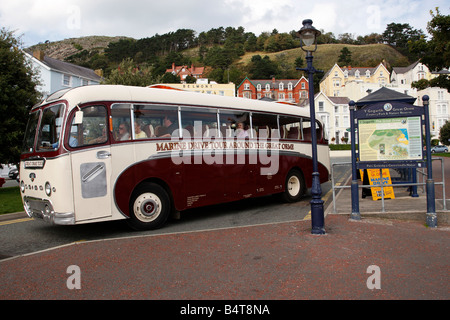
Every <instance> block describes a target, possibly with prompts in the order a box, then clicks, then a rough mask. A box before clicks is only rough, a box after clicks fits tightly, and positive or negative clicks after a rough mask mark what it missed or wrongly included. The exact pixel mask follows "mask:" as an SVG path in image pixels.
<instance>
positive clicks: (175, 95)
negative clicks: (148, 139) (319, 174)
mask: <svg viewBox="0 0 450 320" xmlns="http://www.w3.org/2000/svg"><path fill="white" fill-rule="evenodd" d="M52 99H54V100H52ZM56 100H66V101H67V102H68V105H69V111H70V109H72V108H74V107H75V106H77V105H78V104H83V103H88V102H101V101H117V102H139V103H170V104H175V105H179V106H205V107H207V106H214V107H218V108H227V109H244V110H245V109H248V110H259V111H262V112H270V113H273V112H276V113H281V114H290V115H297V116H304V117H309V111H308V110H306V109H303V108H299V107H298V106H294V105H288V104H277V105H276V107H274V103H273V102H265V101H259V100H253V99H244V98H236V97H227V96H219V95H212V94H199V93H197V92H192V91H178V90H167V89H160V88H147V87H131V86H122V85H92V86H83V87H76V88H72V89H65V90H61V91H58V92H55V93H54V94H52V95H51V96H49V97H48V98H47V100H45V101H44V102H42V104H40V105H44V104H47V103H49V102H53V101H56ZM40 105H37V106H35V107H34V108H36V107H39V106H40Z"/></svg>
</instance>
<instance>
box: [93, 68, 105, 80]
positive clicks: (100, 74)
mask: <svg viewBox="0 0 450 320" xmlns="http://www.w3.org/2000/svg"><path fill="white" fill-rule="evenodd" d="M94 72H95V74H96V75H98V76H99V77H102V78H103V70H102V69H96V70H95V71H94Z"/></svg>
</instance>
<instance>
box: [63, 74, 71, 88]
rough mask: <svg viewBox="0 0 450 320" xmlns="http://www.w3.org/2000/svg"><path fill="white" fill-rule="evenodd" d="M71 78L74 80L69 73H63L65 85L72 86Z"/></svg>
mask: <svg viewBox="0 0 450 320" xmlns="http://www.w3.org/2000/svg"><path fill="white" fill-rule="evenodd" d="M71 80H72V77H71V76H69V75H68V74H65V75H63V85H64V86H67V87H70V84H71Z"/></svg>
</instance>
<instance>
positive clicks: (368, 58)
mask: <svg viewBox="0 0 450 320" xmlns="http://www.w3.org/2000/svg"><path fill="white" fill-rule="evenodd" d="M344 47H347V48H348V49H349V50H350V52H351V53H352V66H354V67H375V66H377V65H378V64H379V63H380V62H382V61H383V60H384V61H385V62H386V64H387V66H388V67H389V66H391V67H394V66H395V67H401V66H408V65H409V62H408V60H407V58H406V57H405V56H403V55H402V54H401V53H399V52H398V51H397V50H395V49H394V48H392V47H391V46H388V45H385V44H373V45H348V44H322V45H319V46H318V47H317V51H316V52H314V53H313V56H314V62H313V63H314V67H315V68H316V69H319V70H323V71H325V72H327V71H328V70H329V69H331V68H332V67H333V65H334V64H335V63H337V62H338V60H339V55H340V54H341V50H342V48H344ZM257 54H259V55H261V56H262V57H264V56H269V58H270V59H271V60H274V61H275V60H277V59H279V58H280V57H283V58H284V59H286V60H287V61H288V62H289V63H292V64H294V62H295V59H297V58H298V57H299V56H300V57H302V58H303V60H304V61H305V64H306V60H305V55H306V54H305V52H304V51H303V50H302V49H301V48H296V49H290V50H286V51H281V52H274V53H266V52H248V53H246V54H245V55H244V56H242V57H241V60H240V63H242V64H243V65H247V64H248V63H249V62H250V60H251V58H252V57H253V56H254V55H257Z"/></svg>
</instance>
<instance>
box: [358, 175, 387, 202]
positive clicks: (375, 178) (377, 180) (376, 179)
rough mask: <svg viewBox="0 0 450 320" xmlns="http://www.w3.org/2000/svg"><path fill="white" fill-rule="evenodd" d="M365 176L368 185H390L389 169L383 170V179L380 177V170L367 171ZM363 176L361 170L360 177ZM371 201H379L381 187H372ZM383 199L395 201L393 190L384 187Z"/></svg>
mask: <svg viewBox="0 0 450 320" xmlns="http://www.w3.org/2000/svg"><path fill="white" fill-rule="evenodd" d="M367 175H368V176H369V181H370V185H372V186H379V185H381V184H383V185H384V184H392V182H391V174H390V172H389V169H383V179H381V176H380V169H367ZM362 176H363V171H362V170H361V177H362ZM371 190H372V199H373V200H379V199H381V187H372V188H371ZM383 191H384V198H385V199H395V195H394V188H393V187H384V188H383Z"/></svg>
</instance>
